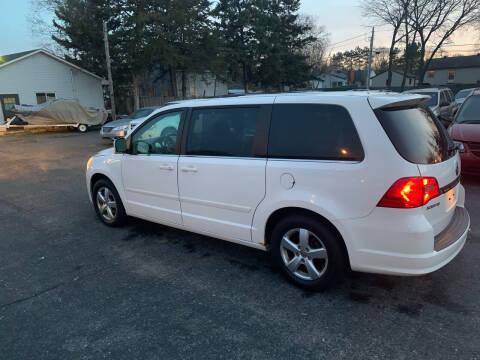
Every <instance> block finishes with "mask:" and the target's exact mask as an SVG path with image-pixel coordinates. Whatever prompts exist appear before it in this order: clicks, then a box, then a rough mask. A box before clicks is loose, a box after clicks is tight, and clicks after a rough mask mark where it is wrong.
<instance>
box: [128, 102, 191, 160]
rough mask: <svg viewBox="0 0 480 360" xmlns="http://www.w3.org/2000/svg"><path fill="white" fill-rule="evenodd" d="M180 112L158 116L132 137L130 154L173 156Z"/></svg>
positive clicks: (180, 116)
mask: <svg viewBox="0 0 480 360" xmlns="http://www.w3.org/2000/svg"><path fill="white" fill-rule="evenodd" d="M181 118H182V112H181V111H179V112H172V113H168V114H165V115H160V116H158V117H156V118H154V119H152V120H150V121H149V122H148V124H146V125H145V126H143V127H142V128H141V129H139V130H138V131H137V132H136V133H135V134H134V135H133V136H132V154H133V155H139V154H147V155H148V154H174V153H175V148H176V145H177V132H178V126H179V124H180V119H181Z"/></svg>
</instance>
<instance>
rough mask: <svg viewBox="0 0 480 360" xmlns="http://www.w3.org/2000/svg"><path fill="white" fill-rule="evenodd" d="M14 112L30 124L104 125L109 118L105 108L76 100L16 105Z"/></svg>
mask: <svg viewBox="0 0 480 360" xmlns="http://www.w3.org/2000/svg"><path fill="white" fill-rule="evenodd" d="M13 112H14V113H15V115H16V116H17V117H19V118H20V119H22V120H23V121H26V122H28V124H29V125H58V124H85V125H102V124H103V123H105V120H107V116H108V114H107V112H106V111H105V110H103V109H100V110H99V109H85V108H84V107H83V106H82V105H80V104H79V103H78V101H76V100H53V101H47V102H45V103H43V104H40V105H31V106H30V105H15V106H14V109H13Z"/></svg>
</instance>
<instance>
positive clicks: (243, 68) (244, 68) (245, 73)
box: [242, 63, 248, 94]
mask: <svg viewBox="0 0 480 360" xmlns="http://www.w3.org/2000/svg"><path fill="white" fill-rule="evenodd" d="M242 70H243V89H244V90H245V94H246V93H248V76H247V65H246V64H245V63H242Z"/></svg>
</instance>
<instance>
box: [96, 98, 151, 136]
mask: <svg viewBox="0 0 480 360" xmlns="http://www.w3.org/2000/svg"><path fill="white" fill-rule="evenodd" d="M158 108H159V106H150V107H144V108H141V109H138V110H137V111H135V112H133V113H131V114H130V115H128V117H126V118H123V119H119V120H115V121H111V122H109V123H107V124H105V125H104V126H102V129H101V130H100V135H101V136H102V137H103V138H110V139H116V138H120V137H123V136H125V134H126V133H127V132H128V130H130V129H133V128H134V127H135V126H137V125H138V124H140V123H141V122H142V121H143V120H145V119H146V118H147V117H148V116H149V115H150V114H151V113H152V112H153V111H154V110H156V109H158Z"/></svg>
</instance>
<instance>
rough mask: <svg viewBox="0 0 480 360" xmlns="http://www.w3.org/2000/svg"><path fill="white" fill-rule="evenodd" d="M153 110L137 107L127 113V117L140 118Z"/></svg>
mask: <svg viewBox="0 0 480 360" xmlns="http://www.w3.org/2000/svg"><path fill="white" fill-rule="evenodd" d="M152 112H153V109H139V110H137V111H134V112H133V113H131V114H130V115H128V118H129V119H140V118H142V117H145V116H148V115H150V114H151V113H152Z"/></svg>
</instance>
